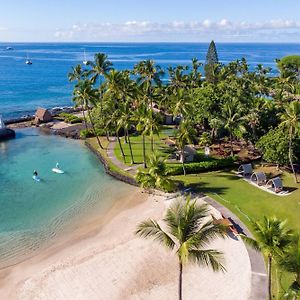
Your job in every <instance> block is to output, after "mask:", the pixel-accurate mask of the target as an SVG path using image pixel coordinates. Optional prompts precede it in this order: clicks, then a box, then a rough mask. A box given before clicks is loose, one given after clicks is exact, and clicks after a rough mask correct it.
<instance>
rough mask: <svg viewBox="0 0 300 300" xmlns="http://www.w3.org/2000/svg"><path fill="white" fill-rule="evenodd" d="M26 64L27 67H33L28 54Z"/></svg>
mask: <svg viewBox="0 0 300 300" xmlns="http://www.w3.org/2000/svg"><path fill="white" fill-rule="evenodd" d="M25 64H26V65H32V61H31V60H30V59H29V57H28V54H27V57H26V61H25Z"/></svg>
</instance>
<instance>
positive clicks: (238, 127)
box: [219, 100, 246, 156]
mask: <svg viewBox="0 0 300 300" xmlns="http://www.w3.org/2000/svg"><path fill="white" fill-rule="evenodd" d="M219 119H220V121H221V122H222V124H223V126H224V128H225V129H227V130H228V132H229V138H230V151H231V156H233V136H234V134H235V133H236V132H245V131H246V129H245V127H244V125H243V118H242V116H241V108H240V105H239V104H238V102H237V101H236V100H232V101H227V102H225V104H224V106H223V109H222V113H221V115H220V116H219Z"/></svg>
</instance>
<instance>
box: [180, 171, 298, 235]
mask: <svg viewBox="0 0 300 300" xmlns="http://www.w3.org/2000/svg"><path fill="white" fill-rule="evenodd" d="M174 178H175V179H176V180H181V181H182V182H184V184H185V185H186V186H191V187H193V188H196V189H197V190H198V191H199V192H203V193H205V194H207V195H209V196H211V197H212V198H214V199H215V200H217V201H218V202H220V203H222V204H223V205H224V206H226V207H228V208H229V209H230V210H231V211H233V212H234V213H235V214H236V215H238V216H239V217H240V219H241V220H242V221H243V222H245V224H246V225H247V226H250V222H249V219H248V218H247V217H249V218H250V219H254V220H256V219H261V218H262V217H263V216H276V217H278V218H281V219H287V220H288V225H289V226H290V227H292V228H294V229H297V230H300V222H299V216H300V184H298V185H296V184H295V183H294V181H293V177H292V176H291V175H290V174H287V173H284V174H283V175H282V179H283V184H284V186H287V187H293V188H296V190H295V191H293V192H292V193H291V194H290V195H288V196H277V195H273V194H270V193H268V192H265V191H262V190H261V189H259V188H257V187H255V186H253V185H251V184H249V183H247V182H246V181H244V180H243V179H241V178H239V177H237V176H236V175H235V174H234V173H231V172H210V173H201V174H197V175H187V176H174Z"/></svg>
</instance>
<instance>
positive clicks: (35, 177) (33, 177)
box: [32, 175, 41, 182]
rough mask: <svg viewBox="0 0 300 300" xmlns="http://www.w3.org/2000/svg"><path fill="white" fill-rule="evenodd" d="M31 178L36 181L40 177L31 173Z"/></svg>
mask: <svg viewBox="0 0 300 300" xmlns="http://www.w3.org/2000/svg"><path fill="white" fill-rule="evenodd" d="M32 179H33V180H34V181H37V182H40V181H41V178H40V177H39V176H36V175H33V176H32Z"/></svg>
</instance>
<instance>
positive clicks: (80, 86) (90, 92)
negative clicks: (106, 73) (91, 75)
mask: <svg viewBox="0 0 300 300" xmlns="http://www.w3.org/2000/svg"><path fill="white" fill-rule="evenodd" d="M73 94H74V98H73V101H74V102H76V103H81V105H82V107H83V112H84V110H86V111H87V113H88V117H89V122H90V124H91V126H92V130H93V132H94V135H95V137H96V139H97V142H98V145H99V147H100V148H101V149H103V146H102V144H101V142H100V139H99V137H98V134H97V132H96V129H95V125H94V122H93V118H92V116H91V108H90V105H93V106H94V105H95V103H96V101H97V97H98V93H97V91H96V90H95V89H94V88H93V85H92V83H91V81H90V80H87V79H85V80H81V81H79V82H78V83H77V84H76V86H75V89H74V92H73ZM84 119H85V124H86V123H87V122H86V117H85V115H84ZM86 128H87V125H86Z"/></svg>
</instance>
